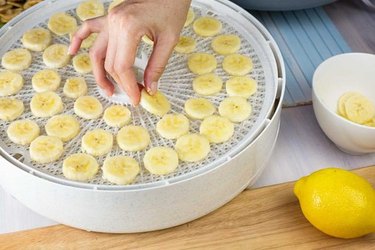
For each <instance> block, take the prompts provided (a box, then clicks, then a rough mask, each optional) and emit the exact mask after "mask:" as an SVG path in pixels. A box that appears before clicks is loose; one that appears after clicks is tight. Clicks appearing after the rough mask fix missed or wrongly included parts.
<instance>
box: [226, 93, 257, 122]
mask: <svg viewBox="0 0 375 250" xmlns="http://www.w3.org/2000/svg"><path fill="white" fill-rule="evenodd" d="M251 112H252V108H251V105H250V103H249V102H248V101H247V100H246V99H245V98H243V97H239V96H232V97H227V98H225V99H224V100H223V101H222V102H221V103H220V105H219V114H220V115H221V116H223V117H226V118H228V119H229V120H230V121H231V122H242V121H244V120H246V119H248V118H249V117H250V114H251Z"/></svg>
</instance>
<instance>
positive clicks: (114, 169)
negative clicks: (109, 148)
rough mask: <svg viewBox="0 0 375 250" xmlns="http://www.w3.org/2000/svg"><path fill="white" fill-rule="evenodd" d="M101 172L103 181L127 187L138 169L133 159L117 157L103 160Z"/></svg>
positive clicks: (137, 172)
mask: <svg viewBox="0 0 375 250" xmlns="http://www.w3.org/2000/svg"><path fill="white" fill-rule="evenodd" d="M102 170H103V178H104V179H106V180H108V181H110V182H112V183H115V184H118V185H127V184H130V183H132V182H133V181H134V180H135V178H136V177H137V175H138V174H139V172H140V167H139V164H138V162H137V161H136V160H134V159H133V158H131V157H129V156H122V155H119V156H114V157H109V158H107V159H105V161H104V163H103V167H102Z"/></svg>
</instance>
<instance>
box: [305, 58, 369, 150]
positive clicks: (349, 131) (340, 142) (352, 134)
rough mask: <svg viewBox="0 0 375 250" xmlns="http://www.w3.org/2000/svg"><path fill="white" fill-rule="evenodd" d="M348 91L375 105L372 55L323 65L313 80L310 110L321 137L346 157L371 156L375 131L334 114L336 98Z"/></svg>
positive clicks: (326, 62)
mask: <svg viewBox="0 0 375 250" xmlns="http://www.w3.org/2000/svg"><path fill="white" fill-rule="evenodd" d="M348 91H355V92H359V93H362V94H363V95H365V96H367V97H368V98H369V99H370V100H371V101H372V102H373V103H375V55H372V54H364V53H348V54H341V55H338V56H334V57H331V58H329V59H328V60H326V61H324V62H323V63H322V64H321V65H319V67H318V68H317V69H316V71H315V73H314V77H313V97H312V98H313V107H314V112H315V116H316V118H317V120H318V123H319V125H320V127H321V128H322V130H323V131H324V133H325V134H326V135H327V136H328V138H329V139H331V140H332V141H333V142H334V143H335V144H336V145H337V146H338V147H339V148H340V149H341V150H342V151H344V152H347V153H350V154H365V153H373V152H375V128H374V127H368V126H363V125H359V124H356V123H354V122H351V121H349V120H347V119H345V118H343V117H341V116H339V115H338V114H337V103H338V100H339V98H340V97H341V96H342V95H343V94H344V93H345V92H348Z"/></svg>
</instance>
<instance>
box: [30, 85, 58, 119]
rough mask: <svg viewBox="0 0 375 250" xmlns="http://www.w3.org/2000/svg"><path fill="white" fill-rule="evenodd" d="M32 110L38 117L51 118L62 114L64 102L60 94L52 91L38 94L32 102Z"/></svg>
mask: <svg viewBox="0 0 375 250" xmlns="http://www.w3.org/2000/svg"><path fill="white" fill-rule="evenodd" d="M30 109H31V112H32V113H33V115H34V116H36V117H51V116H54V115H56V114H58V113H61V112H62V111H63V109H64V105H63V102H62V100H61V98H60V96H59V95H58V94H56V93H55V92H52V91H46V92H42V93H36V94H35V95H34V96H33V98H32V99H31V102H30Z"/></svg>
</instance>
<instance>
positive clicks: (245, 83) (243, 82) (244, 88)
mask: <svg viewBox="0 0 375 250" xmlns="http://www.w3.org/2000/svg"><path fill="white" fill-rule="evenodd" d="M225 87H226V90H227V93H228V95H229V96H240V97H243V98H249V97H250V96H252V95H253V94H255V93H256V92H257V87H258V85H257V82H256V81H255V80H254V79H253V78H250V77H246V76H234V77H232V78H230V79H229V80H228V81H227V82H226V83H225Z"/></svg>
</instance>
